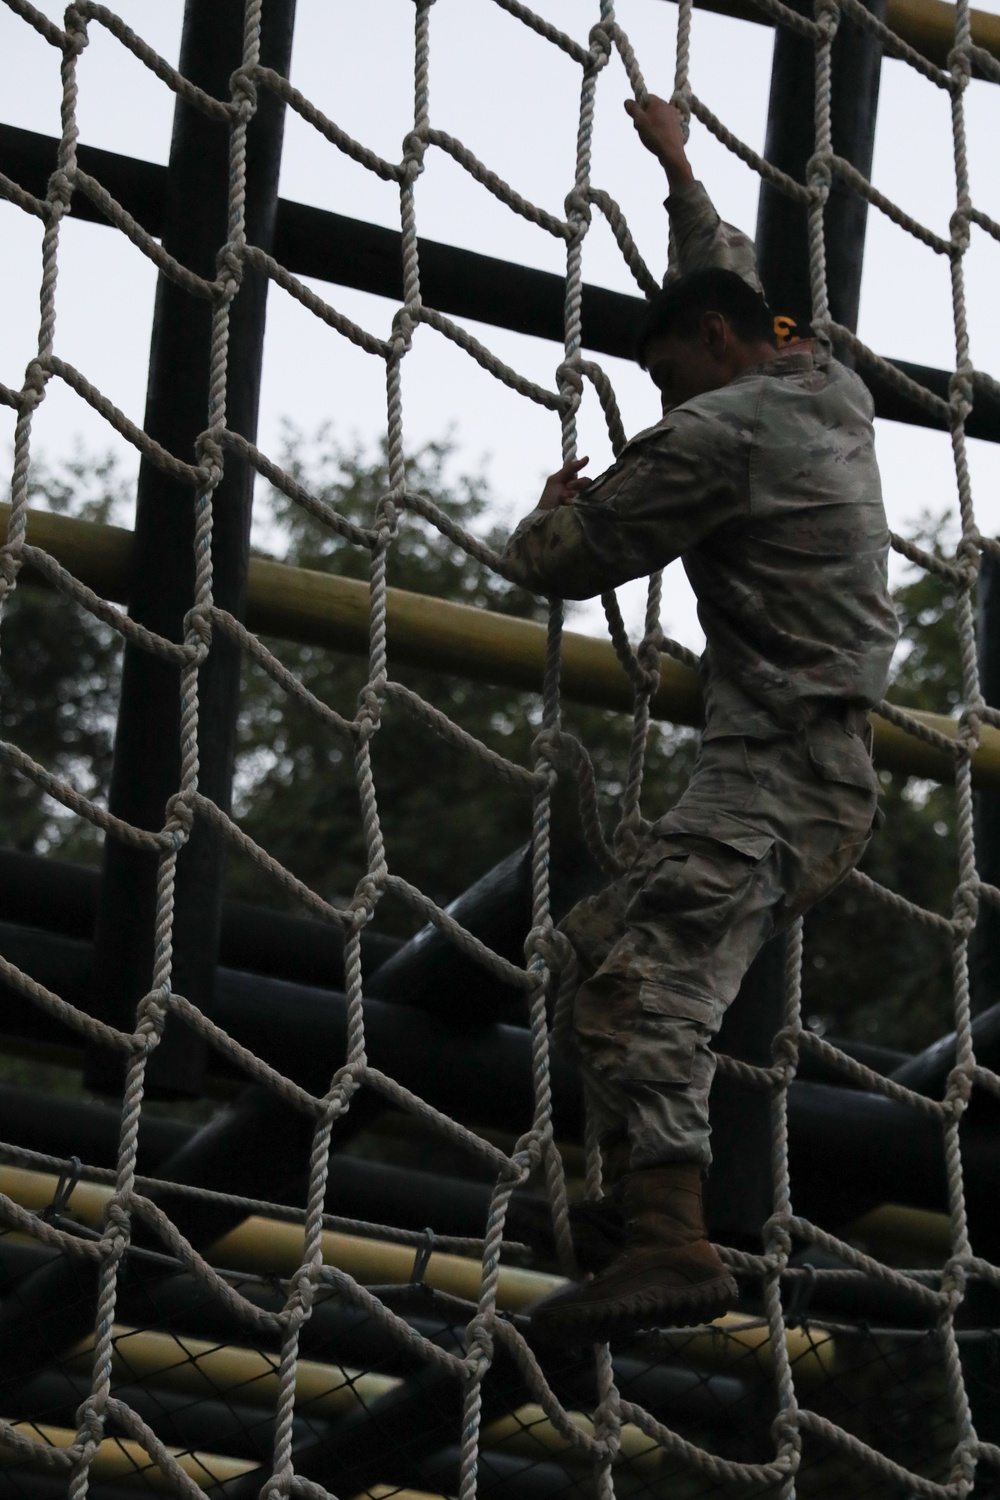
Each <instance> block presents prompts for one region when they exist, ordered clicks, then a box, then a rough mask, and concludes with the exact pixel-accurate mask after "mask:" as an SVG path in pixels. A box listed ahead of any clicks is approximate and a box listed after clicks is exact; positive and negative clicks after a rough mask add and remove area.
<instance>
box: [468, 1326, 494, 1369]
mask: <svg viewBox="0 0 1000 1500" xmlns="http://www.w3.org/2000/svg"><path fill="white" fill-rule="evenodd" d="M492 1321H493V1320H492V1318H491V1317H490V1315H489V1314H487V1313H477V1314H476V1316H475V1317H474V1318H473V1319H472V1322H471V1323H470V1324H469V1326H468V1329H467V1330H466V1335H465V1336H466V1350H465V1367H466V1369H467V1370H468V1372H469V1374H470V1375H472V1376H475V1377H479V1378H481V1377H482V1376H483V1375H485V1374H486V1371H487V1370H488V1369H489V1367H490V1364H491V1362H492V1360H493V1329H492Z"/></svg>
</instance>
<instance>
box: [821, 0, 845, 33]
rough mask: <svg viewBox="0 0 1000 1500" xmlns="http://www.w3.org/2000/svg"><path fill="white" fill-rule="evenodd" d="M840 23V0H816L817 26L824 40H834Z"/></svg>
mask: <svg viewBox="0 0 1000 1500" xmlns="http://www.w3.org/2000/svg"><path fill="white" fill-rule="evenodd" d="M839 25H840V4H839V0H816V27H817V30H818V31H819V33H820V36H821V37H822V38H823V40H824V41H832V39H833V37H834V36H835V35H836V32H837V27H838V26H839Z"/></svg>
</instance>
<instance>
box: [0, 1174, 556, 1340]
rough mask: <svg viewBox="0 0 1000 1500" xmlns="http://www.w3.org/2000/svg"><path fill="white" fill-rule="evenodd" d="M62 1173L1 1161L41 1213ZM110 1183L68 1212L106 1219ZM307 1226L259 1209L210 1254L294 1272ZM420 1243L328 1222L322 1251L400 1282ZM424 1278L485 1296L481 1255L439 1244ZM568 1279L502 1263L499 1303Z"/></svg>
mask: <svg viewBox="0 0 1000 1500" xmlns="http://www.w3.org/2000/svg"><path fill="white" fill-rule="evenodd" d="M56 1184H57V1178H56V1177H55V1176H53V1175H52V1174H51V1173H48V1172H33V1171H29V1170H28V1169H27V1168H24V1167H8V1166H0V1192H3V1193H6V1194H7V1196H8V1197H9V1198H13V1199H14V1201H15V1202H16V1203H20V1204H21V1206H22V1207H23V1208H28V1209H31V1210H32V1211H33V1212H34V1213H40V1212H41V1210H42V1209H44V1208H45V1207H46V1206H47V1205H48V1204H50V1203H51V1202H52V1199H53V1196H54V1194H55V1190H56ZM111 1192H112V1190H111V1188H110V1187H109V1186H107V1185H105V1184H104V1183H96V1182H80V1183H78V1184H77V1186H76V1187H75V1188H74V1190H73V1194H72V1197H71V1199H70V1203H69V1206H68V1208H67V1209H66V1210H65V1211H64V1212H65V1213H66V1216H67V1217H70V1218H74V1219H77V1220H79V1222H80V1223H82V1224H86V1225H88V1226H89V1227H91V1228H94V1227H96V1226H97V1225H98V1224H99V1223H100V1219H101V1214H102V1212H103V1210H104V1205H105V1204H106V1203H107V1201H108V1199H109V1198H110V1197H111ZM303 1234H304V1231H303V1228H302V1225H301V1224H289V1223H285V1222H282V1221H281V1220H278V1219H265V1218H263V1217H259V1216H256V1215H255V1216H253V1217H252V1218H248V1219H244V1221H243V1222H242V1224H238V1225H237V1226H236V1228H235V1229H232V1230H230V1232H229V1233H228V1234H226V1235H224V1236H223V1237H222V1239H221V1240H217V1241H216V1243H215V1244H214V1245H213V1246H212V1247H211V1249H210V1251H209V1256H208V1258H209V1259H210V1260H212V1261H213V1262H215V1263H216V1264H217V1265H221V1266H225V1267H227V1268H228V1269H229V1270H232V1271H263V1272H267V1273H270V1274H274V1275H278V1276H292V1275H293V1274H294V1273H295V1272H296V1271H297V1270H298V1269H299V1266H300V1265H301V1263H302V1243H303ZM415 1253H416V1252H415V1251H414V1250H413V1248H412V1247H410V1246H407V1245H394V1244H390V1243H388V1242H386V1241H384V1240H368V1239H362V1238H361V1237H360V1236H358V1235H352V1234H339V1233H336V1232H335V1231H333V1230H326V1231H324V1234H323V1259H324V1261H325V1262H326V1263H327V1265H331V1266H337V1267H338V1268H339V1269H340V1270H342V1271H346V1272H347V1274H348V1275H349V1276H353V1277H354V1279H355V1281H359V1282H361V1283H362V1285H365V1284H367V1285H371V1284H376V1285H377V1284H380V1283H385V1282H389V1283H392V1284H394V1285H399V1284H400V1283H404V1282H407V1281H409V1279H410V1277H411V1275H412V1274H413V1262H414V1257H415ZM424 1280H425V1281H426V1283H427V1285H428V1286H432V1287H436V1288H437V1289H438V1290H439V1291H443V1292H451V1293H452V1295H453V1296H456V1297H465V1298H466V1299H467V1300H469V1301H470V1302H474V1301H476V1300H477V1299H478V1297H479V1288H480V1282H481V1280H482V1267H481V1265H480V1262H479V1261H478V1260H473V1259H471V1258H467V1257H465V1256H461V1255H446V1254H444V1253H442V1252H440V1251H435V1252H434V1254H433V1255H431V1257H430V1259H429V1260H428V1262H427V1268H426V1271H425V1274H424ZM562 1285H563V1282H562V1281H561V1279H560V1278H559V1277H558V1276H548V1275H545V1274H544V1273H543V1272H541V1271H526V1270H522V1269H521V1268H520V1267H519V1266H503V1267H501V1270H500V1283H499V1287H498V1290H497V1302H498V1305H499V1306H500V1307H501V1308H503V1309H504V1310H505V1311H508V1312H519V1311H521V1310H523V1309H524V1308H526V1307H530V1306H531V1305H532V1303H534V1302H537V1301H538V1300H539V1299H540V1298H542V1297H545V1296H548V1294H549V1293H550V1292H552V1291H554V1290H555V1289H556V1288H557V1287H560V1286H562Z"/></svg>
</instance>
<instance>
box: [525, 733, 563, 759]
mask: <svg viewBox="0 0 1000 1500" xmlns="http://www.w3.org/2000/svg"><path fill="white" fill-rule="evenodd" d="M562 740H563V737H562V734H561V733H560V731H559V730H558V729H556V728H555V726H554V725H549V726H548V727H546V728H545V729H540V730H539V731H538V733H537V734H536V735H535V738H534V739H533V740H532V742H531V756H532V759H533V760H535V761H540V760H544V761H546V762H547V763H548V764H549V765H550V766H560V765H561V764H562V762H563V760H564V750H563V743H562Z"/></svg>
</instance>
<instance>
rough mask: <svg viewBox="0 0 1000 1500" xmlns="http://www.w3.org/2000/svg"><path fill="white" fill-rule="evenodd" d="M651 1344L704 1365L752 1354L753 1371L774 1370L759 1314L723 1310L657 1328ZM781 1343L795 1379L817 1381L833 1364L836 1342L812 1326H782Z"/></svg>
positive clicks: (724, 1364)
mask: <svg viewBox="0 0 1000 1500" xmlns="http://www.w3.org/2000/svg"><path fill="white" fill-rule="evenodd" d="M656 1340H657V1347H658V1348H660V1349H669V1350H670V1351H671V1352H672V1355H673V1357H674V1358H675V1359H679V1360H683V1361H684V1363H685V1364H691V1365H697V1366H698V1367H699V1368H700V1369H706V1370H732V1369H733V1368H734V1367H737V1368H738V1367H739V1366H740V1364H741V1363H743V1362H744V1361H746V1360H747V1359H748V1358H749V1357H752V1362H753V1363H754V1364H755V1365H756V1366H757V1368H758V1370H759V1371H762V1372H764V1373H766V1374H768V1375H770V1374H772V1373H773V1371H774V1357H773V1352H772V1348H771V1333H770V1330H769V1328H768V1327H767V1325H766V1323H762V1322H761V1320H760V1319H759V1318H750V1317H746V1316H744V1314H743V1313H726V1314H725V1316H724V1317H721V1318H716V1320H715V1322H714V1323H713V1324H712V1325H711V1327H710V1328H698V1329H694V1330H693V1331H690V1332H689V1331H688V1330H686V1329H676V1330H674V1329H661V1330H658V1332H657V1335H656ZM785 1348H786V1349H787V1351H788V1358H789V1360H790V1362H791V1364H792V1368H793V1372H794V1375H795V1379H796V1380H797V1381H801V1382H807V1383H812V1384H821V1383H823V1382H824V1381H826V1380H828V1379H829V1377H830V1374H831V1372H832V1370H833V1368H834V1365H835V1362H836V1355H837V1346H836V1343H835V1340H834V1338H833V1335H832V1334H829V1333H823V1332H821V1331H819V1330H817V1329H810V1330H808V1331H806V1330H805V1329H802V1328H786V1329H785Z"/></svg>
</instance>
